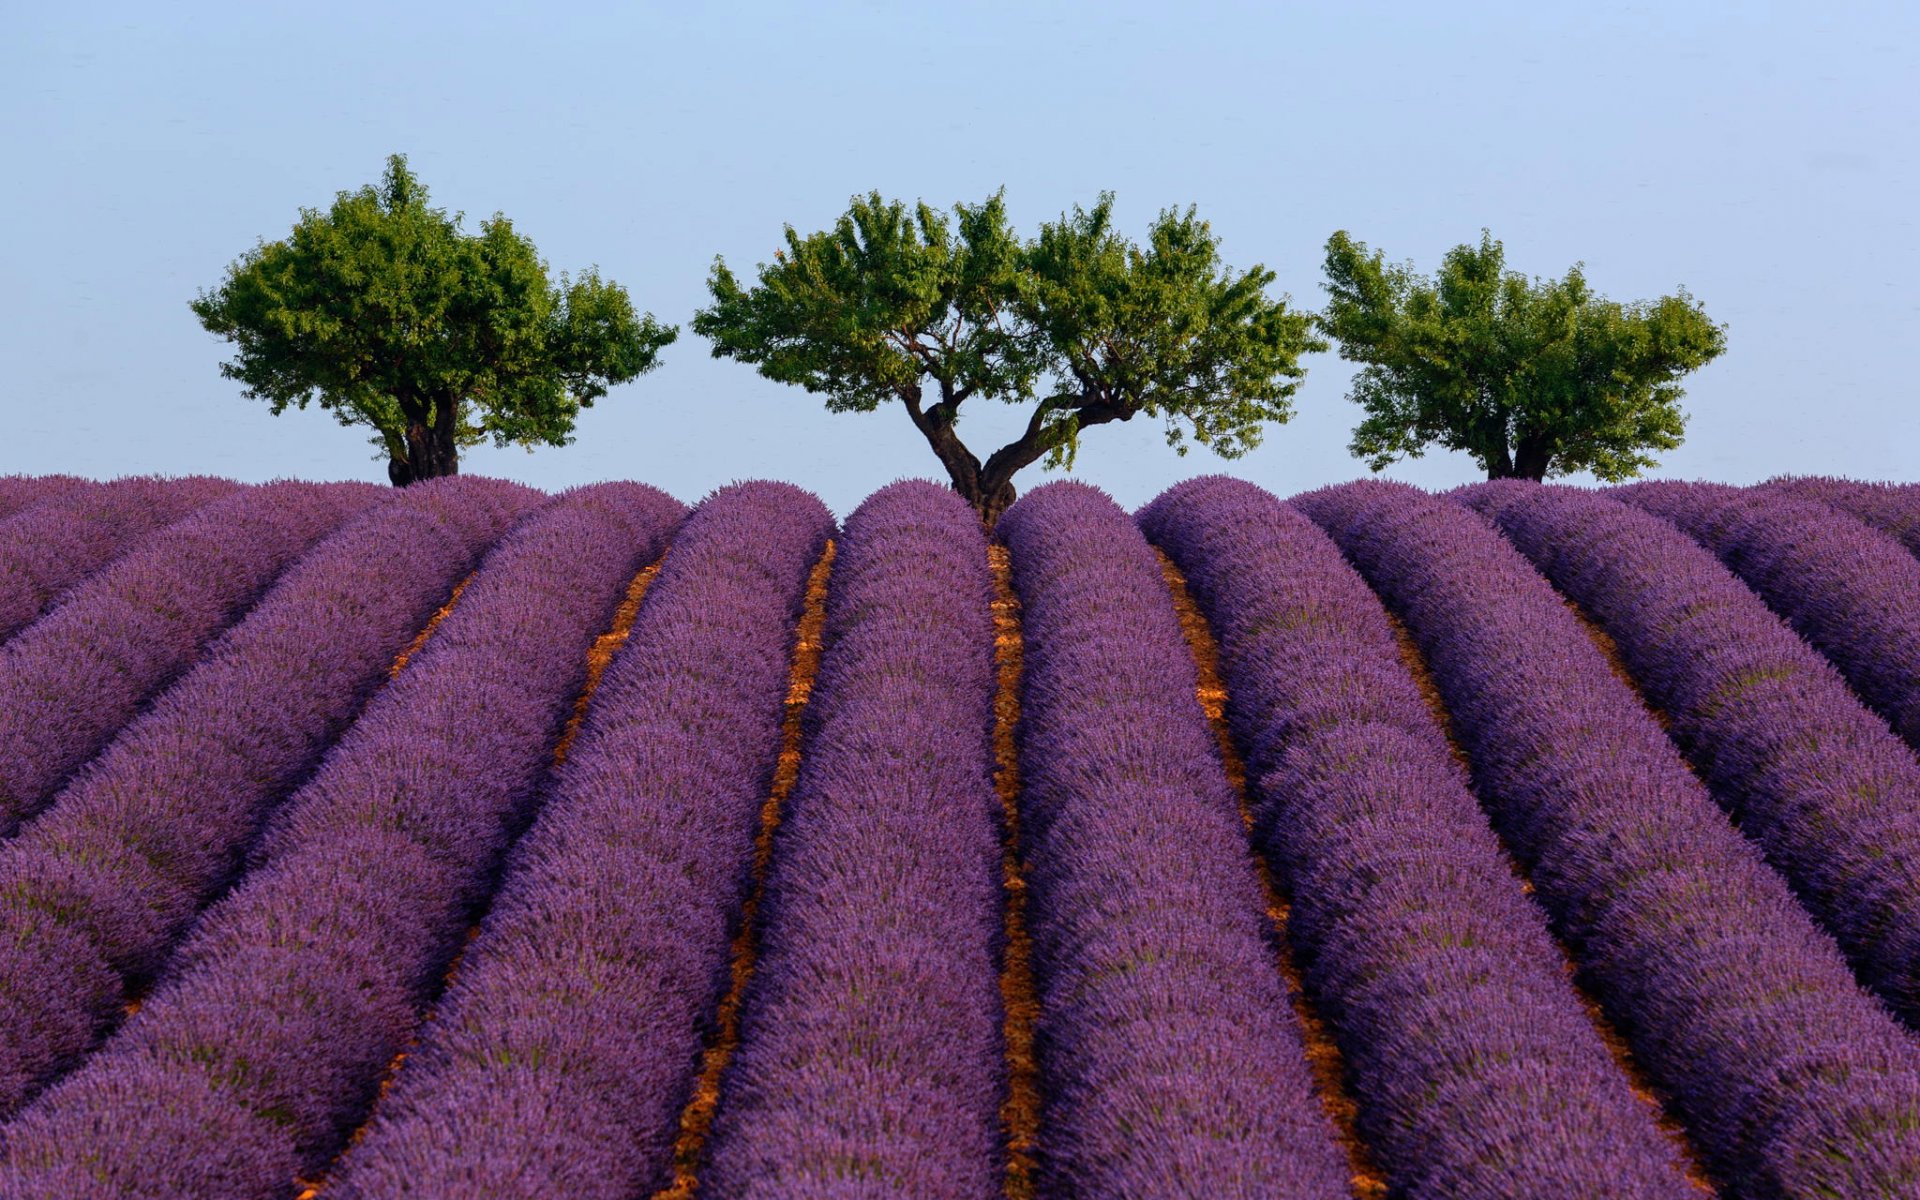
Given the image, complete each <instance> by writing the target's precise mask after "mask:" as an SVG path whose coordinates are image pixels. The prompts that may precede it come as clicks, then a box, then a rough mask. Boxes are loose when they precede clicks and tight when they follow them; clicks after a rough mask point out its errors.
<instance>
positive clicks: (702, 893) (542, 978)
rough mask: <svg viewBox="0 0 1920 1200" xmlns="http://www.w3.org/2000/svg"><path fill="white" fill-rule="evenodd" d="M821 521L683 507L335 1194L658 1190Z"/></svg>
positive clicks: (791, 494) (808, 506) (724, 950)
mask: <svg viewBox="0 0 1920 1200" xmlns="http://www.w3.org/2000/svg"><path fill="white" fill-rule="evenodd" d="M832 529H833V518H832V516H831V514H829V513H828V512H827V510H826V508H825V507H824V506H823V505H822V504H821V503H820V502H819V501H818V500H816V499H815V498H814V497H812V496H810V495H808V494H806V493H804V492H801V491H799V490H798V489H796V488H792V487H789V486H787V485H785V484H772V483H752V484H741V485H736V486H733V487H729V488H724V489H722V490H721V491H719V492H717V493H715V494H714V495H713V496H711V497H709V498H708V499H707V501H706V502H705V503H703V504H702V505H701V506H700V507H699V508H698V509H697V510H696V511H695V512H694V513H693V515H692V516H690V517H689V518H688V519H687V522H686V524H685V525H684V526H683V527H682V528H681V531H680V533H679V535H678V536H677V537H676V538H675V540H674V544H673V548H672V549H671V550H670V551H669V552H668V554H667V557H666V560H665V561H664V562H663V563H662V565H661V569H660V574H659V576H658V577H657V578H656V579H655V580H654V582H653V585H652V587H651V589H650V590H649V591H648V593H647V598H646V601H645V603H644V604H643V605H642V607H641V610H640V615H639V619H638V620H637V621H636V622H635V625H634V628H633V632H632V635H631V637H630V638H629V639H628V641H627V644H626V647H625V649H623V650H622V651H621V652H620V654H619V655H618V656H617V657H615V659H614V660H613V663H612V665H611V666H610V667H609V668H608V669H607V673H606V675H605V676H604V678H603V680H602V682H601V685H600V688H599V690H598V691H597V692H596V693H595V694H594V698H593V703H592V706H591V708H590V709H589V713H588V719H587V723H586V725H585V726H584V727H583V729H582V731H581V733H580V736H579V738H578V740H576V741H575V742H574V744H573V746H572V748H571V750H570V751H569V753H568V756H567V761H566V763H565V765H564V766H563V767H562V768H561V769H560V771H559V772H557V774H556V778H555V782H554V784H553V786H552V787H551V789H550V790H549V791H548V793H547V797H546V800H545V802H544V804H543V805H542V807H541V810H540V814H539V816H538V818H537V819H536V820H535V822H534V824H533V826H532V827H531V828H530V829H529V830H528V831H527V834H526V836H525V837H524V838H522V839H521V841H520V843H519V845H518V846H516V847H515V849H514V851H513V853H512V854H511V855H510V856H509V860H508V867H507V871H506V874H505V877H504V882H503V883H502V885H501V889H500V892H499V894H498V896H497V897H496V898H495V901H494V907H493V910H492V912H491V913H490V914H489V915H488V917H487V919H486V921H485V923H484V924H483V925H482V927H481V930H480V933H479V935H478V937H476V938H475V940H474V941H473V943H472V945H471V946H470V947H469V949H468V950H467V953H466V955H465V957H464V958H463V959H462V960H461V965H460V970H459V972H458V974H457V976H456V977H455V978H454V980H453V982H452V983H451V985H450V986H449V987H448V989H447V993H446V995H445V997H444V998H443V999H442V1001H441V1002H440V1004H439V1006H438V1007H437V1009H436V1010H435V1014H434V1016H433V1018H432V1019H431V1020H430V1021H429V1022H428V1023H427V1025H426V1026H425V1028H424V1031H423V1037H422V1040H421V1043H420V1045H419V1047H418V1048H417V1049H416V1050H415V1051H414V1052H413V1053H412V1054H411V1056H410V1057H409V1058H408V1060H407V1064H406V1067H405V1069H404V1070H402V1071H401V1072H400V1075H399V1077H398V1079H397V1081H396V1084H395V1087H394V1089H393V1091H392V1093H391V1094H390V1095H389V1096H388V1097H387V1098H386V1100H385V1101H384V1102H383V1103H382V1104H381V1106H380V1108H379V1110H378V1112H377V1113H376V1114H375V1117H374V1120H373V1122H372V1123H371V1124H370V1125H369V1126H368V1127H367V1133H366V1136H365V1138H364V1139H363V1140H362V1141H360V1142H359V1143H358V1145H357V1146H355V1147H354V1148H353V1149H352V1150H351V1151H349V1152H348V1154H347V1155H346V1156H345V1157H344V1158H343V1159H342V1160H341V1162H340V1164H339V1167H338V1171H337V1174H336V1176H335V1182H334V1184H333V1185H332V1186H331V1187H330V1188H329V1194H330V1195H332V1196H334V1197H338V1200H363V1198H367V1197H376V1196H409V1197H420V1196H447V1197H453V1196H488V1197H495V1198H509V1197H529V1198H531V1197H542V1198H544V1197H552V1196H567V1197H570V1198H575V1200H594V1198H596V1197H619V1198H621V1200H626V1198H628V1197H633V1196H641V1195H646V1194H647V1193H649V1192H650V1191H652V1190H653V1189H655V1188H657V1187H659V1186H661V1185H662V1184H663V1183H664V1182H665V1181H666V1179H667V1177H668V1174H669V1168H670V1160H671V1156H672V1148H673V1143H674V1137H675V1134H676V1132H677V1125H678V1118H679V1115H680V1112H681V1109H682V1107H683V1106H684V1105H685V1104H686V1102H687V1099H688V1097H689V1095H690V1094H691V1091H692V1088H693V1083H694V1078H695V1073H696V1071H697V1069H698V1059H699V1055H700V1049H701V1035H702V1027H703V1024H704V1023H705V1022H707V1021H709V1020H710V1019H711V1017H712V1015H713V1013H714V1012H715V1010H716V1008H717V1006H718V1004H719V1001H720V997H721V996H722V994H723V993H724V992H725V991H726V988H727V983H728V968H729V953H728V951H729V939H730V937H731V933H732V928H731V927H732V925H733V924H734V923H735V922H737V920H738V918H739V913H740V909H741V905H742V904H743V902H744V900H745V897H746V895H747V892H748V888H749V885H750V880H751V861H752V857H753V844H754V839H755V835H756V832H757V830H758V826H759V814H760V808H761V805H762V803H763V802H764V801H765V799H766V797H767V795H768V789H769V787H770V785H771V781H772V777H773V770H774V764H775V760H776V758H777V756H778V753H779V750H780V741H781V724H782V717H783V712H784V708H785V703H784V702H785V700H786V696H787V688H788V674H789V661H790V654H791V651H792V647H793V637H794V628H795V621H796V620H797V618H798V616H799V613H800V610H801V607H802V603H803V601H804V599H805V592H806V580H807V576H808V572H809V570H810V569H811V568H812V567H813V565H814V563H815V561H816V560H817V559H818V558H819V557H820V555H821V553H822V551H823V550H824V548H825V544H826V541H827V538H828V536H829V535H830V534H831V532H832Z"/></svg>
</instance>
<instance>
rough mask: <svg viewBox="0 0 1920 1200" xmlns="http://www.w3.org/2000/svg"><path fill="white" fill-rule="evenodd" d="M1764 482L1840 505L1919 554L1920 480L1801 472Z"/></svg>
mask: <svg viewBox="0 0 1920 1200" xmlns="http://www.w3.org/2000/svg"><path fill="white" fill-rule="evenodd" d="M1761 486H1762V487H1763V488H1765V489H1766V490H1768V491H1771V492H1778V493H1780V494H1781V495H1785V496H1792V497H1794V498H1795V499H1798V500H1817V501H1819V502H1820V503H1822V504H1825V505H1828V506H1829V507H1832V508H1837V509H1839V510H1840V511H1841V512H1844V513H1846V514H1848V515H1849V516H1852V517H1857V518H1859V519H1860V520H1862V521H1865V522H1866V523H1867V524H1868V525H1871V526H1873V528H1875V529H1878V530H1879V531H1880V532H1881V533H1884V534H1886V535H1887V536H1888V537H1891V538H1893V539H1894V540H1895V541H1897V542H1899V543H1900V544H1901V545H1903V546H1905V547H1906V548H1907V549H1908V550H1910V551H1912V552H1913V553H1914V554H1915V555H1920V483H1862V482H1860V481H1857V480H1852V479H1832V478H1828V477H1824V476H1817V475H1802V476H1781V477H1779V478H1776V479H1769V480H1767V481H1766V482H1765V483H1764V484H1762V485H1761Z"/></svg>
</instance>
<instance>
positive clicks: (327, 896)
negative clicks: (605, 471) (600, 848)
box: [6, 483, 683, 1198]
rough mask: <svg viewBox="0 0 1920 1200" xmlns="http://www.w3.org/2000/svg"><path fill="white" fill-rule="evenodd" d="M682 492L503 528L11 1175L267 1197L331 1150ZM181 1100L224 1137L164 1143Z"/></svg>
mask: <svg viewBox="0 0 1920 1200" xmlns="http://www.w3.org/2000/svg"><path fill="white" fill-rule="evenodd" d="M682 511H683V510H682V509H681V507H680V505H679V504H678V503H677V502H675V501H673V500H672V499H670V498H669V497H667V496H665V495H663V494H662V493H660V492H657V491H654V490H653V489H651V488H645V487H641V486H639V485H637V484H626V483H616V484H602V485H599V486H597V487H591V488H583V489H580V490H577V491H574V492H570V493H567V494H566V495H564V496H562V497H561V498H559V499H558V500H555V501H553V502H552V503H550V504H548V505H547V506H545V507H544V508H543V509H541V510H540V511H539V512H538V513H536V514H535V515H533V516H530V517H528V518H527V519H525V520H523V521H522V522H521V523H520V524H519V525H518V526H516V527H515V528H514V529H513V531H512V532H510V533H509V534H507V536H506V537H505V538H504V539H503V540H502V541H501V542H500V544H499V545H498V546H497V547H496V548H495V549H494V550H493V552H492V553H491V554H489V555H488V556H487V558H486V560H485V562H484V563H483V564H482V566H481V568H480V570H479V572H478V574H477V575H476V576H475V577H474V580H473V583H472V584H471V585H470V586H469V587H468V588H467V590H466V592H465V593H464V594H463V595H462V597H461V601H460V604H459V606H458V607H457V608H456V609H455V610H454V611H453V612H452V614H451V615H449V616H448V617H447V619H446V620H445V622H444V623H443V624H442V625H441V626H440V628H439V629H438V630H437V631H436V632H435V634H434V636H433V638H432V640H431V641H429V642H428V643H427V645H426V647H425V649H424V650H422V651H421V653H420V654H419V655H418V656H417V657H416V658H415V659H414V660H412V661H411V662H410V663H409V665H408V667H407V669H406V670H405V671H404V672H403V673H402V674H401V675H400V676H399V677H398V678H397V679H396V680H395V681H394V683H393V684H392V686H390V687H388V688H386V689H385V690H383V691H382V692H381V693H380V695H379V696H378V697H377V698H376V699H375V700H374V701H373V703H372V704H370V705H369V706H368V708H367V711H366V713H365V715H364V716H362V717H361V718H360V720H359V721H358V722H356V723H355V724H354V726H353V727H352V728H351V729H350V730H349V731H348V732H347V734H346V735H345V736H344V737H343V738H342V739H341V740H340V742H339V744H338V745H336V746H335V747H334V749H333V750H332V751H331V752H329V754H328V755H327V757H326V759H325V761H324V762H323V763H322V765H321V767H320V769H319V771H318V773H317V774H316V775H315V776H314V778H313V779H312V780H311V781H310V782H309V783H308V784H307V785H306V786H304V787H303V788H301V790H300V791H299V792H298V793H296V794H295V795H294V796H293V798H292V799H291V800H289V801H288V802H287V804H286V805H285V806H284V807H283V808H281V809H280V810H279V811H278V813H277V814H276V815H275V817H274V818H273V821H272V823H271V825H270V826H269V829H268V831H267V833H266V835H265V836H264V837H263V838H262V840H261V842H260V843H259V844H258V845H257V846H256V847H255V848H254V850H253V853H252V855H251V862H252V868H251V870H249V871H248V873H247V874H246V875H245V876H244V878H243V879H242V880H241V881H240V883H239V885H238V887H237V888H236V889H235V890H234V891H233V892H231V893H230V894H229V895H228V896H227V897H226V898H225V899H224V900H222V901H221V902H220V903H218V904H216V905H215V906H214V907H212V908H211V909H209V910H208V912H207V913H206V915H205V916H204V917H202V919H201V920H200V922H199V924H198V925H197V926H196V927H195V929H194V932H193V935H192V937H191V938H190V939H188V940H187V941H186V942H185V943H184V944H183V945H182V946H181V947H180V949H179V950H178V951H177V952H176V953H175V955H174V956H173V959H172V961H171V962H170V963H169V964H168V967H167V971H166V974H165V975H164V976H163V977H162V979H161V982H160V984H159V986H158V987H157V988H156V990H155V992H154V994H153V996H152V997H151V998H150V999H149V1000H148V1001H147V1003H146V1004H145V1006H144V1007H142V1009H141V1010H140V1012H139V1013H138V1014H137V1015H136V1016H134V1017H133V1018H132V1019H130V1020H129V1021H128V1022H127V1024H126V1026H125V1027H124V1028H123V1029H122V1030H121V1032H120V1033H119V1034H118V1035H117V1036H115V1037H114V1039H113V1040H112V1041H110V1042H109V1043H108V1044H107V1045H106V1046H105V1047H104V1048H102V1049H101V1051H100V1052H99V1053H98V1054H96V1055H95V1056H94V1057H93V1058H92V1059H91V1060H90V1061H89V1062H88V1063H87V1064H86V1065H85V1066H84V1067H83V1068H82V1069H81V1070H79V1071H78V1072H76V1073H75V1074H73V1075H71V1076H69V1077H68V1078H67V1079H65V1080H63V1081H62V1082H61V1083H60V1084H58V1085H57V1086H55V1087H54V1088H53V1089H52V1090H50V1091H49V1092H48V1093H47V1094H46V1095H45V1096H43V1097H42V1099H41V1100H40V1101H39V1102H38V1103H37V1104H36V1105H34V1106H33V1107H32V1108H30V1109H29V1110H27V1111H26V1112H25V1113H24V1114H23V1115H22V1116H21V1117H20V1118H19V1119H18V1120H17V1121H16V1122H15V1123H14V1124H13V1125H12V1126H11V1127H10V1128H9V1129H8V1132H7V1158H6V1169H7V1171H8V1172H10V1173H11V1174H12V1176H13V1179H14V1180H15V1181H16V1182H25V1181H27V1180H33V1179H34V1178H35V1177H36V1173H37V1172H40V1171H46V1170H50V1169H56V1168H59V1167H62V1166H65V1165H69V1164H80V1163H88V1162H91V1163H98V1164H100V1165H99V1167H98V1168H97V1173H98V1174H99V1175H100V1176H101V1178H100V1179H99V1182H100V1183H102V1184H108V1185H113V1184H118V1185H120V1186H124V1187H126V1188H128V1189H130V1190H139V1191H142V1192H145V1193H159V1194H165V1195H170V1196H200V1195H209V1196H211V1195H223V1196H258V1197H262V1198H265V1197H274V1196H281V1195H284V1194H285V1192H286V1190H287V1186H288V1182H289V1181H290V1180H291V1179H293V1178H294V1177H295V1176H296V1175H300V1176H307V1175H312V1174H314V1173H315V1172H317V1171H319V1170H320V1169H322V1168H323V1167H324V1166H325V1165H326V1163H327V1161H328V1159H329V1158H330V1157H331V1156H332V1155H333V1154H334V1153H336V1152H337V1151H338V1150H339V1148H340V1147H341V1145H343V1144H344V1143H345V1141H346V1138H347V1135H348V1134H349V1132H350V1131H351V1130H352V1128H353V1127H354V1126H355V1125H356V1124H358V1123H359V1121H360V1120H361V1119H362V1117H363V1116H364V1115H365V1113H366V1111H367V1108H368V1106H369V1105H370V1103H371V1102H372V1099H373V1095H374V1092H375V1089H376V1088H377V1086H378V1084H379V1082H380V1078H381V1076H382V1073H383V1070H384V1068H385V1067H386V1065H387V1064H388V1063H389V1062H390V1061H392V1059H393V1057H394V1055H395V1054H397V1053H398V1052H399V1051H401V1050H402V1049H404V1048H405V1047H406V1046H407V1044H408V1042H409V1040H410V1039H411V1037H412V1035H413V1032H414V1030H415V1028H416V1026H417V1025H418V1022H419V1017H420V1014H421V1012H422V1010H423V1009H424V1008H425V1007H426V1005H427V1004H428V1003H429V1001H430V1000H431V999H432V997H433V995H434V994H435V993H436V991H437V990H438V985H439V982H440V979H441V976H442V975H443V974H444V972H445V971H446V969H447V964H448V962H449V960H450V959H451V958H452V957H453V954H454V952H455V950H456V949H457V948H458V946H459V945H460V943H461V941H462V933H463V931H464V930H465V929H466V927H467V925H468V923H469V922H470V920H471V917H472V915H473V913H474V911H475V909H476V906H477V905H478V904H479V903H480V902H481V901H482V900H483V899H484V898H485V896H486V894H487V892H488V891H489V890H490V888H491V884H492V881H493V877H494V874H495V871H496V869H497V867H498V864H499V860H500V858H501V856H502V854H503V853H504V851H505V849H506V846H507V844H508V842H509V840H510V839H511V837H512V835H513V834H514V832H516V830H517V829H518V827H519V826H520V824H521V823H522V821H523V820H524V818H525V817H526V816H528V815H529V808H530V805H531V802H532V798H533V794H534V791H535V788H536V786H537V784H538V782H539V781H540V779H541V778H542V777H544V775H545V774H546V772H547V768H548V766H549V765H550V763H551V761H552V758H553V748H554V744H555V742H556V741H557V740H558V738H559V736H560V732H561V729H562V727H563V725H564V724H565V722H566V719H567V716H568V714H569V713H570V712H571V711H572V708H573V703H574V699H575V697H576V695H577V694H578V692H579V690H580V688H581V685H582V683H583V682H584V679H585V675H586V653H587V650H588V648H589V647H590V646H591V645H592V643H593V640H594V638H595V636H596V635H598V634H599V633H600V632H601V631H602V630H604V629H605V628H606V626H607V625H608V623H609V621H610V620H611V618H612V615H613V612H614V609H615V608H616V606H617V605H618V604H619V601H620V598H621V596H622V594H623V593H624V591H625V588H626V584H627V582H628V580H629V579H630V578H631V577H632V576H633V574H634V573H635V572H636V571H637V570H638V569H639V568H640V567H642V566H644V565H645V564H647V563H649V562H651V561H653V559H654V558H656V557H657V556H658V555H659V553H660V550H661V549H662V547H663V546H664V545H665V542H666V538H667V536H668V535H669V534H670V533H671V532H672V530H673V527H674V526H675V525H676V524H677V523H678V521H679V519H680V517H681V515H682ZM196 1117H197V1118H198V1119H199V1120H201V1121H202V1122H203V1123H204V1126H205V1127H206V1128H208V1129H212V1130H218V1131H220V1134H219V1136H218V1137H213V1138H209V1137H199V1138H194V1139H191V1140H189V1141H187V1142H185V1143H182V1142H180V1141H179V1140H178V1136H179V1126H180V1123H181V1121H182V1120H183V1119H193V1118H196ZM83 1131H84V1132H83ZM213 1180H218V1181H219V1182H218V1183H217V1184H214V1183H213V1182H212V1181H213ZM52 1194H60V1192H59V1191H58V1189H57V1188H56V1189H55V1190H54V1191H53V1192H52Z"/></svg>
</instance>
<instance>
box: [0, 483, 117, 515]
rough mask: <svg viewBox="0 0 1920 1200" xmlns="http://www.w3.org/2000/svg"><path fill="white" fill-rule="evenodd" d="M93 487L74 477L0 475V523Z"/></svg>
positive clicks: (91, 484)
mask: <svg viewBox="0 0 1920 1200" xmlns="http://www.w3.org/2000/svg"><path fill="white" fill-rule="evenodd" d="M93 486H95V485H94V484H93V483H92V482H90V481H88V480H85V479H81V478H79V477H77V476H74V475H0V521H5V520H7V519H8V518H9V517H12V516H14V515H15V514H17V513H23V512H25V511H27V510H28V509H30V508H32V507H33V506H34V505H36V504H45V503H47V502H48V501H50V500H57V499H59V498H60V497H61V496H64V495H66V494H67V493H69V492H72V491H75V490H76V489H79V488H88V487H93Z"/></svg>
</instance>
